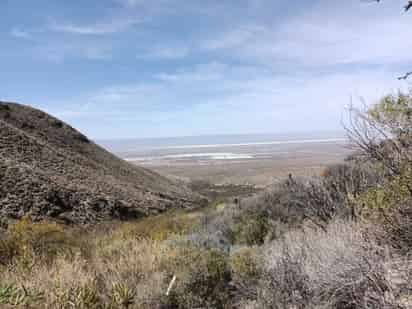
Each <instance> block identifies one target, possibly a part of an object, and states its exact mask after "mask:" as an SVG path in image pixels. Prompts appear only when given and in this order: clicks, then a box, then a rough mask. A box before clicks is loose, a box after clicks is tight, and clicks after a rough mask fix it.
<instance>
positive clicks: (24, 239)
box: [0, 219, 84, 266]
mask: <svg viewBox="0 0 412 309" xmlns="http://www.w3.org/2000/svg"><path fill="white" fill-rule="evenodd" d="M83 248H84V246H82V242H81V240H80V239H79V238H75V237H73V236H72V235H70V234H69V233H68V232H66V230H65V229H64V227H63V226H61V225H58V224H56V223H49V222H40V223H33V222H31V221H30V220H29V219H23V220H21V221H19V222H17V223H16V224H14V225H12V226H10V227H9V230H8V231H7V232H6V235H5V236H4V238H3V239H1V240H0V263H1V264H3V265H5V264H9V263H14V262H19V263H21V264H26V265H27V266H29V265H33V264H34V263H39V262H46V263H50V262H52V261H53V259H54V258H56V256H58V255H59V254H64V255H73V254H74V252H76V251H79V250H81V249H83Z"/></svg>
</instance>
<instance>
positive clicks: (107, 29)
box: [50, 18, 142, 35]
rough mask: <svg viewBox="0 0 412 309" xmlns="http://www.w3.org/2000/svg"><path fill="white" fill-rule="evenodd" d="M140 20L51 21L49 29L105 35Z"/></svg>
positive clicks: (121, 29) (122, 29) (126, 27)
mask: <svg viewBox="0 0 412 309" xmlns="http://www.w3.org/2000/svg"><path fill="white" fill-rule="evenodd" d="M140 22H142V19H141V18H125V19H120V18H116V19H113V20H110V21H108V22H102V23H96V24H89V25H77V24H70V23H68V24H64V23H63V24H59V23H56V22H53V23H52V24H51V25H50V29H51V30H53V31H56V32H63V33H69V34H79V35H105V34H113V33H117V32H121V31H124V30H126V29H128V28H129V27H131V26H134V25H136V24H138V23H140Z"/></svg>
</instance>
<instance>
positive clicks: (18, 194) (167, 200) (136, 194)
mask: <svg viewBox="0 0 412 309" xmlns="http://www.w3.org/2000/svg"><path fill="white" fill-rule="evenodd" d="M199 201H200V198H199V197H198V196H196V195H194V194H192V193H191V191H190V190H189V189H187V188H186V187H185V186H184V185H183V184H181V183H176V182H175V181H172V180H169V179H167V178H165V177H162V176H160V175H158V174H156V173H154V172H152V171H149V170H147V169H144V168H140V167H136V166H134V165H131V164H129V163H127V162H125V161H123V160H121V159H119V158H117V157H116V156H114V155H113V154H111V153H109V152H108V151H106V150H104V149H103V148H101V147H100V146H98V145H96V144H95V143H94V142H93V141H91V140H89V139H88V138H87V137H86V136H84V135H82V134H81V133H80V132H78V131H76V130H75V129H73V128H72V127H71V126H69V125H68V124H66V123H64V122H62V121H60V120H58V119H56V118H54V117H52V116H50V115H48V114H46V113H44V112H42V111H40V110H36V109H34V108H31V107H28V106H24V105H20V104H16V103H6V102H0V218H1V219H0V220H1V221H3V223H5V222H6V221H7V219H19V218H22V217H24V216H30V217H31V218H32V219H33V220H39V219H43V218H53V219H55V220H58V221H62V222H65V223H92V222H97V221H101V220H106V219H112V218H117V219H129V218H136V217H140V216H142V215H145V214H154V213H159V212H161V211H163V210H165V209H168V208H171V207H175V208H179V207H183V208H191V207H194V206H195V205H196V204H198V203H199Z"/></svg>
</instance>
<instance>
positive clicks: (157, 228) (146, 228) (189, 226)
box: [117, 211, 199, 240]
mask: <svg viewBox="0 0 412 309" xmlns="http://www.w3.org/2000/svg"><path fill="white" fill-rule="evenodd" d="M197 223H199V220H198V218H196V213H183V212H182V211H170V212H167V213H165V214H161V215H158V216H154V217H148V218H144V219H141V220H139V221H136V222H131V223H124V224H123V225H122V226H121V227H120V229H119V230H118V231H117V236H118V237H120V238H130V237H139V238H149V239H153V240H165V239H167V238H169V237H172V236H173V235H183V234H187V233H189V232H190V231H192V230H193V228H194V226H196V224H197Z"/></svg>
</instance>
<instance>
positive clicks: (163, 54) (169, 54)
mask: <svg viewBox="0 0 412 309" xmlns="http://www.w3.org/2000/svg"><path fill="white" fill-rule="evenodd" d="M189 53H190V48H189V47H187V46H155V47H153V48H151V49H149V50H146V51H143V52H139V53H138V54H137V55H136V58H137V59H154V60H156V59H157V60H158V59H165V60H168V59H169V60H171V59H181V58H185V57H186V56H187V55H188V54H189Z"/></svg>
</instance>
